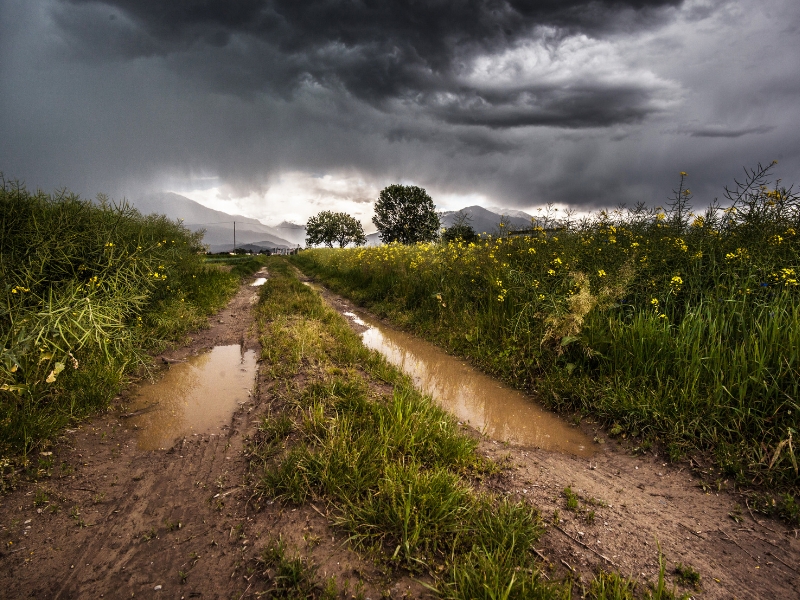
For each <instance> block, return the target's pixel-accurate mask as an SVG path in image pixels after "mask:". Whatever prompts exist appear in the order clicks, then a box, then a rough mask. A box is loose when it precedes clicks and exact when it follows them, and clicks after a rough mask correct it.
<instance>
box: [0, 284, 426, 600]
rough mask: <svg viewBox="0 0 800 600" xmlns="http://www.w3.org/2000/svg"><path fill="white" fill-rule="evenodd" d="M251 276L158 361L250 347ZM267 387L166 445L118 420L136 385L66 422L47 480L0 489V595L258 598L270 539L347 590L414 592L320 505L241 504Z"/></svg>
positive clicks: (261, 384)
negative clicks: (152, 445)
mask: <svg viewBox="0 0 800 600" xmlns="http://www.w3.org/2000/svg"><path fill="white" fill-rule="evenodd" d="M256 275H257V276H259V277H261V276H267V273H265V272H260V273H257V274H256ZM251 282H252V280H251V281H248V282H245V283H244V284H243V285H242V287H241V288H240V290H239V292H238V294H237V295H236V296H235V297H234V298H233V300H232V301H231V302H230V303H229V305H228V306H227V307H226V308H225V309H224V310H223V311H221V312H220V313H219V314H218V315H216V316H215V317H214V318H213V319H211V323H210V325H211V327H210V328H208V329H205V330H202V331H198V332H196V333H195V334H193V335H192V336H191V339H190V340H189V343H187V344H186V345H184V346H181V347H180V348H176V349H174V350H172V351H169V352H166V353H164V354H163V355H162V356H159V357H157V363H161V364H163V365H164V366H163V368H164V369H167V368H174V367H172V365H174V366H175V367H177V366H180V364H181V363H180V361H183V360H191V359H193V357H195V356H198V355H203V354H205V353H208V352H209V351H211V349H212V348H215V347H220V346H229V345H234V344H235V345H239V346H241V347H242V348H243V349H244V350H245V351H247V350H253V351H256V352H258V351H259V343H258V338H257V335H256V333H257V332H256V330H255V323H254V316H253V312H252V308H253V306H254V305H255V303H256V301H257V298H258V292H259V288H258V287H251V286H250V285H249V283H251ZM162 358H163V359H165V360H166V363H165V362H164V361H163V360H161V359H162ZM167 365H170V366H169V367H168V366H167ZM271 385H272V382H270V381H268V380H266V378H265V377H264V376H263V375H261V374H260V373H259V375H258V377H257V380H256V383H255V386H254V389H253V390H252V392H251V394H250V396H249V397H248V396H245V398H246V401H244V402H243V403H242V404H241V405H240V406H238V407H237V409H236V411H235V412H234V414H233V416H232V418H230V419H229V420H228V422H227V423H226V424H225V425H224V426H222V427H221V428H218V427H216V426H214V427H211V431H210V432H209V431H206V432H203V433H196V434H192V433H190V434H187V435H185V436H183V437H181V438H180V439H178V440H177V441H176V442H175V443H174V445H172V446H170V447H169V449H168V450H165V451H164V450H156V451H151V450H146V449H142V448H140V447H139V446H140V444H139V442H140V432H139V431H137V430H136V429H135V428H134V427H133V425H134V423H133V422H132V421H135V419H126V418H123V415H128V414H131V413H132V412H134V407H135V406H137V404H136V402H137V400H136V397H137V395H138V390H139V388H138V387H137V386H136V385H132V386H131V387H130V388H129V389H128V390H127V392H126V393H124V394H123V395H122V396H121V397H120V398H118V399H116V401H115V403H114V405H113V406H112V407H111V408H110V409H109V410H108V411H107V412H106V413H105V414H102V415H100V416H98V417H96V418H94V419H93V420H91V421H89V422H86V423H84V424H82V425H81V426H80V427H77V428H76V429H74V430H67V432H66V433H65V435H64V436H63V437H62V439H60V440H59V441H58V442H57V443H56V444H55V446H54V447H53V448H52V449H51V450H52V454H50V455H48V456H44V457H41V458H42V459H43V460H46V461H49V462H52V465H53V466H52V467H51V468H50V469H48V471H49V476H48V474H47V473H44V472H43V473H40V475H39V478H38V481H29V482H22V483H21V484H20V485H19V486H18V488H17V489H16V490H15V491H14V492H11V493H9V494H7V495H5V496H2V497H0V598H37V599H38V598H131V597H145V598H204V599H209V598H240V597H242V596H243V595H244V596H245V597H259V596H262V595H266V596H267V597H269V593H268V590H269V589H270V588H271V586H272V583H273V582H272V581H271V580H270V575H274V573H270V572H269V571H265V568H264V566H263V564H261V563H259V562H258V558H259V556H260V554H261V552H262V550H263V549H264V547H265V546H267V545H269V544H271V542H272V541H273V539H275V538H277V537H278V536H282V537H283V540H284V542H285V544H286V546H287V548H288V549H289V554H294V553H295V552H298V553H302V554H303V555H305V556H310V557H311V559H312V560H313V562H314V563H315V564H316V565H317V566H318V576H319V578H320V579H326V578H329V577H336V581H337V585H338V587H339V589H342V590H345V589H347V590H349V591H350V592H351V593H352V592H354V591H356V589H357V586H358V585H359V581H362V582H363V583H362V584H361V585H362V586H363V587H362V588H361V589H363V591H364V592H365V594H366V596H369V597H373V598H378V597H380V594H381V592H383V591H388V592H390V593H391V595H392V597H395V598H400V597H403V596H404V595H409V597H413V596H415V595H417V593H416V591H417V590H418V589H419V586H418V585H417V584H414V582H412V581H410V580H408V579H400V580H390V579H388V578H387V577H386V575H385V574H384V573H382V572H381V571H380V570H379V569H377V568H376V567H375V566H374V565H373V564H372V563H370V562H368V561H364V560H362V559H361V558H359V557H358V556H357V555H356V554H355V553H354V552H353V551H351V550H349V549H348V548H347V547H346V545H344V543H345V540H344V539H342V538H341V537H340V536H339V535H337V534H336V532H333V531H332V530H331V529H330V527H329V526H328V522H327V519H326V518H325V516H324V513H325V507H324V506H304V507H299V508H292V507H287V506H282V505H280V504H279V503H273V504H267V505H265V506H258V507H257V506H254V505H253V502H252V499H251V498H250V496H249V494H248V493H247V492H246V491H245V488H244V483H245V481H246V477H247V471H248V461H247V456H246V443H247V439H248V437H249V436H252V435H253V434H254V433H255V431H256V427H257V424H258V422H259V418H260V416H261V415H262V414H264V412H265V411H267V410H268V409H269V407H270V404H271V400H272V399H273V397H274V396H273V394H272V390H271ZM143 416H144V415H143ZM140 424H141V423H140ZM342 597H344V595H343V596H342ZM347 597H350V596H349V595H348V596H347Z"/></svg>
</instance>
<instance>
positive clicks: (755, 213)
mask: <svg viewBox="0 0 800 600" xmlns="http://www.w3.org/2000/svg"><path fill="white" fill-rule="evenodd" d="M771 167H772V165H769V166H767V167H761V166H759V167H758V168H757V169H755V170H752V171H748V172H747V177H746V179H745V180H744V181H742V182H741V183H737V184H736V185H735V186H734V187H733V188H732V189H729V190H726V196H727V199H728V201H729V205H728V206H727V207H726V208H723V207H722V206H720V205H719V204H717V203H714V204H712V205H711V206H710V207H709V208H708V209H706V210H705V211H702V212H695V211H694V210H693V209H692V207H691V193H690V192H689V190H688V189H685V187H684V183H685V176H684V175H682V176H681V184H680V186H679V187H678V189H677V190H675V192H674V196H673V198H672V201H671V202H670V203H669V204H668V206H667V207H666V208H662V207H658V208H655V209H648V208H646V207H644V206H641V205H640V206H637V207H634V208H632V209H617V210H614V211H601V212H600V213H599V214H598V215H596V216H595V217H593V218H587V219H583V220H578V221H575V220H571V219H570V218H569V216H567V217H565V218H563V217H562V218H561V219H554V215H553V214H552V213H551V214H542V215H541V216H540V217H538V218H537V219H535V220H534V222H533V223H532V226H531V230H530V231H529V232H528V233H527V234H526V235H513V234H512V233H511V232H504V231H503V230H502V229H501V233H500V235H497V236H492V237H484V238H482V239H481V240H480V241H479V242H477V243H472V244H465V243H463V242H459V241H456V242H451V243H449V244H419V245H415V246H400V245H389V246H381V247H377V248H361V249H344V250H325V249H323V250H311V251H306V252H303V253H301V254H299V255H298V256H296V257H293V259H292V260H293V261H294V262H295V264H297V265H298V266H299V267H300V268H302V269H303V270H304V271H305V272H306V273H308V274H313V275H315V276H318V277H319V278H321V279H322V280H324V281H325V282H326V283H328V285H330V286H331V287H332V288H333V289H335V290H337V291H339V292H341V293H343V294H345V295H348V296H349V297H351V298H353V299H354V300H356V301H357V302H360V303H362V304H365V305H367V306H370V307H371V308H372V309H374V310H376V311H377V312H379V313H381V314H383V315H388V316H389V317H391V318H392V319H393V320H394V321H395V322H396V323H398V324H400V325H402V326H404V327H406V328H409V329H411V330H414V331H416V332H418V333H420V334H422V335H424V336H425V337H428V338H431V339H433V340H435V341H437V342H439V343H440V344H442V345H445V346H446V347H448V348H449V349H451V350H453V351H455V352H458V353H460V354H462V355H465V356H469V357H472V358H473V359H474V360H475V361H476V362H477V363H478V364H479V365H481V366H482V367H483V368H484V369H486V370H487V371H489V372H492V373H494V374H496V375H498V376H501V377H503V378H504V379H506V380H508V381H510V382H512V383H513V384H515V385H517V386H518V387H523V388H527V389H530V390H532V391H535V392H537V393H538V396H539V398H540V399H541V400H542V401H543V402H544V403H546V404H548V405H550V406H553V407H555V408H557V409H559V410H562V411H581V412H583V413H584V414H592V415H596V416H598V417H600V418H601V419H603V420H604V421H605V422H606V423H607V424H608V425H609V427H610V431H611V432H612V433H613V434H618V435H632V436H636V437H642V438H645V440H654V439H658V440H660V441H661V442H663V444H665V445H666V446H667V447H668V449H669V452H670V454H671V456H672V457H673V458H677V457H680V456H682V455H684V454H685V453H687V452H690V453H695V452H707V453H711V454H713V455H714V456H715V457H716V459H717V461H718V464H719V465H720V466H721V467H722V468H723V469H724V470H725V471H726V472H727V473H728V474H729V475H730V476H733V477H736V478H738V480H739V481H740V482H756V483H759V482H764V483H769V484H771V485H778V486H783V487H785V488H795V489H796V487H797V485H798V482H800V478H799V477H798V464H797V460H798V459H797V456H796V449H795V446H796V443H797V432H798V429H799V428H800V405H799V404H800V402H798V381H800V377H798V349H799V348H800V327H799V326H798V309H799V308H800V287H798V282H799V281H800V260H799V256H800V238H799V237H798V232H800V202H798V196H797V195H796V194H794V193H793V192H792V191H791V189H786V188H783V187H778V186H777V185H776V186H772V187H770V182H769V181H768V175H769V170H770V168H771Z"/></svg>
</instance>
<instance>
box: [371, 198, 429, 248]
mask: <svg viewBox="0 0 800 600" xmlns="http://www.w3.org/2000/svg"><path fill="white" fill-rule="evenodd" d="M372 222H373V223H374V224H375V226H376V227H377V228H378V231H379V232H380V235H381V241H382V242H383V243H385V244H387V243H390V242H401V243H403V244H414V243H416V242H431V241H433V240H435V239H436V238H437V237H438V235H439V215H438V214H436V207H435V206H434V205H433V200H432V199H431V197H430V196H429V195H428V193H427V192H426V191H425V190H424V189H422V188H420V187H417V186H415V185H398V184H395V185H390V186H389V187H386V188H384V189H382V190H381V193H380V195H379V196H378V201H377V202H375V216H374V217H372Z"/></svg>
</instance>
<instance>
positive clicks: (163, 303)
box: [0, 181, 254, 472]
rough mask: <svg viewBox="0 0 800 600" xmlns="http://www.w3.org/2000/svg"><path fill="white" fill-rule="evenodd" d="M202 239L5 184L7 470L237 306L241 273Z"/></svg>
mask: <svg viewBox="0 0 800 600" xmlns="http://www.w3.org/2000/svg"><path fill="white" fill-rule="evenodd" d="M200 242H201V236H200V235H198V234H193V233H191V232H189V231H188V230H187V229H185V228H184V227H182V226H181V225H180V224H178V223H175V222H171V221H169V220H168V219H166V218H164V217H159V216H156V215H151V216H143V215H141V214H139V213H138V212H137V211H136V210H134V209H133V208H131V207H130V206H128V205H127V204H124V203H123V204H119V205H116V204H112V203H109V202H108V201H107V199H105V198H103V197H100V198H99V199H98V202H90V201H87V200H82V199H80V198H79V197H77V196H75V195H72V194H69V193H67V192H60V193H58V194H55V195H48V194H44V193H43V192H37V193H35V194H34V193H30V192H28V191H27V190H26V189H25V188H24V187H22V186H19V185H17V184H13V183H9V182H5V181H3V182H2V185H1V186H0V281H2V284H0V296H2V300H0V340H2V350H1V351H0V465H1V466H0V472H2V471H9V470H12V469H13V463H16V462H20V461H21V462H22V463H23V464H24V463H25V462H26V458H27V456H28V455H29V454H30V453H31V452H33V451H34V450H35V449H37V448H40V449H41V448H43V447H46V446H47V445H48V444H49V443H50V442H49V440H51V439H52V438H53V437H54V436H55V435H56V434H57V432H58V431H59V430H60V429H61V428H63V427H64V426H66V425H67V424H69V423H71V422H74V421H75V420H76V419H81V418H84V417H86V416H87V415H90V414H93V413H94V412H96V411H97V410H99V409H102V408H104V407H105V406H106V405H107V403H108V402H109V400H110V399H111V398H113V397H114V395H115V394H116V393H117V392H118V390H119V389H120V387H121V385H122V384H123V382H124V379H125V377H126V374H127V373H130V372H131V371H132V370H133V369H136V368H137V367H140V366H143V365H146V364H147V361H148V354H147V352H148V351H152V350H157V349H160V348H162V347H164V346H165V345H166V344H168V343H170V342H173V341H175V340H178V339H180V338H181V337H182V336H184V335H185V334H186V332H188V331H190V330H192V329H196V328H198V327H201V326H203V325H204V324H205V322H206V316H207V315H208V314H210V313H212V312H214V311H215V310H217V309H219V308H221V307H222V306H223V305H224V304H225V303H226V302H227V300H228V299H229V298H230V296H231V295H232V294H233V293H234V292H235V290H236V289H237V287H238V283H239V276H238V275H237V274H235V273H226V272H224V271H222V270H220V269H219V268H217V267H214V266H208V265H206V264H204V259H203V256H202V247H201V245H200ZM253 270H254V269H253Z"/></svg>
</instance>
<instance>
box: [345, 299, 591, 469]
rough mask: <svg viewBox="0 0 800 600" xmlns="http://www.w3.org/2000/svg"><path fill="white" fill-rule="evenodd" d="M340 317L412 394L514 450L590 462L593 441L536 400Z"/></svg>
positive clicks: (360, 318)
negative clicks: (408, 383) (403, 378)
mask: <svg viewBox="0 0 800 600" xmlns="http://www.w3.org/2000/svg"><path fill="white" fill-rule="evenodd" d="M344 314H345V316H347V317H348V318H350V319H352V320H353V321H354V322H356V323H358V324H359V325H363V326H366V327H367V329H366V330H365V331H364V332H363V333H362V334H361V338H362V340H363V342H364V345H365V346H367V347H368V348H371V349H373V350H377V351H378V352H380V353H381V354H383V356H385V357H386V359H387V360H388V361H389V362H390V363H391V364H393V365H394V366H396V367H398V368H399V369H401V370H402V371H403V372H404V373H406V374H407V375H409V376H410V377H411V378H412V379H413V381H414V385H415V386H416V387H417V389H419V390H421V391H422V392H423V393H425V394H428V395H430V396H431V397H432V398H433V399H434V401H436V402H437V403H438V404H439V405H440V406H441V407H442V408H444V409H446V410H447V411H449V412H450V413H452V414H453V415H455V416H456V417H457V418H458V419H459V421H462V422H466V423H468V424H469V425H471V426H472V427H474V428H476V429H478V430H479V431H481V432H483V433H485V434H486V435H488V436H489V437H491V438H493V439H496V440H500V441H504V442H508V443H510V444H513V445H515V446H522V447H534V448H542V449H544V450H550V451H555V452H563V453H567V454H572V455H575V456H585V457H588V456H592V455H593V454H594V451H595V450H594V445H593V444H592V440H591V439H590V438H588V437H587V436H585V435H584V434H583V433H581V432H580V431H579V430H578V429H577V428H575V427H573V426H571V425H568V424H567V423H565V422H564V421H562V420H561V419H560V418H559V417H557V416H556V415H554V414H553V413H550V412H548V411H546V410H544V409H543V408H542V407H540V406H539V405H538V404H536V402H535V400H533V399H532V398H530V397H528V396H526V395H524V394H522V393H520V392H518V391H517V390H515V389H513V388H510V387H508V386H506V385H503V384H502V383H500V382H499V381H497V380H496V379H494V378H492V377H489V376H488V375H484V374H483V373H480V372H479V371H477V370H475V369H473V368H472V367H470V366H469V365H467V364H465V363H464V362H463V361H462V360H460V359H458V358H456V357H454V356H451V355H449V354H447V353H446V352H444V351H443V350H441V349H440V348H438V347H437V346H434V345H433V344H430V343H428V342H426V341H424V340H421V339H419V338H417V337H415V336H413V335H409V334H407V333H404V332H402V331H397V330H395V329H392V328H390V327H387V326H386V325H384V324H383V323H381V322H379V321H376V320H374V319H372V318H370V317H368V316H367V315H364V314H359V315H356V314H354V313H349V312H346V313H344Z"/></svg>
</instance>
